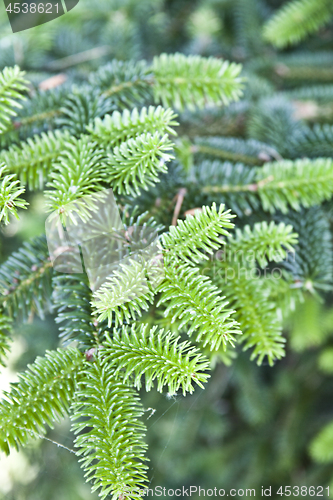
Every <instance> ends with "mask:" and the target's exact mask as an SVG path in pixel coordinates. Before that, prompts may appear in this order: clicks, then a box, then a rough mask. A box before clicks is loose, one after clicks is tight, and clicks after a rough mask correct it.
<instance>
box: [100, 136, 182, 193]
mask: <svg viewBox="0 0 333 500" xmlns="http://www.w3.org/2000/svg"><path fill="white" fill-rule="evenodd" d="M172 146H173V144H172V142H171V141H170V140H169V139H168V136H167V135H166V134H165V135H164V136H163V137H160V135H159V133H158V132H156V133H155V134H153V135H152V134H150V133H143V134H141V135H139V136H137V137H135V138H132V139H129V140H128V141H126V142H123V143H121V145H120V146H119V147H118V146H116V147H115V148H114V150H113V152H112V153H110V155H109V158H108V166H109V168H108V174H107V180H108V181H109V182H110V183H111V186H112V188H113V190H114V191H115V192H116V193H119V194H123V193H126V194H129V195H132V196H135V195H138V194H140V189H144V190H146V191H147V190H148V188H149V186H153V185H154V184H156V183H157V182H159V178H158V175H159V174H161V173H165V172H166V171H167V167H166V165H165V163H166V162H168V161H170V160H171V159H172V158H173V156H172V155H171V154H170V151H171V149H172Z"/></svg>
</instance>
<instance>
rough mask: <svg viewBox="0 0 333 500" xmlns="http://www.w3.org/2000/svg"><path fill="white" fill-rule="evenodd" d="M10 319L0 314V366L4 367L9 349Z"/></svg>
mask: <svg viewBox="0 0 333 500" xmlns="http://www.w3.org/2000/svg"><path fill="white" fill-rule="evenodd" d="M12 322H13V321H12V319H11V318H9V317H8V316H4V315H3V314H0V365H2V366H5V359H6V355H7V352H8V351H9V349H10V337H9V335H10V333H11V329H12Z"/></svg>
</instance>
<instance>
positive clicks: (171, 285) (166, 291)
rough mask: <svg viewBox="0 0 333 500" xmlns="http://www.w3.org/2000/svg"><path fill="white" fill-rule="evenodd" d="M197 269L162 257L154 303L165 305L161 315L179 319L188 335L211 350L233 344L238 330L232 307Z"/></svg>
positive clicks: (181, 326) (173, 319)
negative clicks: (157, 297) (162, 275)
mask: <svg viewBox="0 0 333 500" xmlns="http://www.w3.org/2000/svg"><path fill="white" fill-rule="evenodd" d="M199 272H200V271H199V269H198V268H195V267H192V266H189V265H188V264H185V263H184V262H181V261H179V262H177V261H176V260H175V259H169V260H165V280H164V281H163V282H162V283H161V285H160V286H159V287H158V291H160V292H162V295H161V298H160V300H159V302H158V304H157V306H160V305H161V304H163V305H165V306H166V309H165V310H164V316H168V315H170V314H172V320H171V322H172V323H173V322H174V321H175V320H177V319H180V320H181V321H180V325H179V328H180V329H181V328H183V327H184V326H186V328H188V330H187V333H188V335H193V336H194V338H195V341H196V342H201V343H202V344H203V347H205V346H208V347H209V348H210V350H211V351H213V350H218V349H219V347H220V345H221V344H222V346H223V348H224V349H226V348H227V345H228V343H230V344H231V345H234V344H233V342H234V341H235V337H234V334H240V333H241V331H240V330H239V328H238V324H237V322H236V321H235V320H234V319H232V318H231V316H232V315H233V313H234V311H233V310H232V309H230V308H229V307H227V306H228V301H226V300H224V298H225V297H219V296H218V293H219V290H218V289H217V287H215V286H213V285H212V283H211V281H210V279H209V278H208V277H207V276H202V275H200V274H199Z"/></svg>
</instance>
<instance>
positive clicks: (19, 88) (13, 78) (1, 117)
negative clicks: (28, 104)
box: [0, 66, 27, 134]
mask: <svg viewBox="0 0 333 500" xmlns="http://www.w3.org/2000/svg"><path fill="white" fill-rule="evenodd" d="M24 74H25V73H24V72H23V71H21V70H20V68H19V67H18V66H14V67H13V68H5V69H4V70H3V71H2V72H1V73H0V134H3V133H4V132H5V131H6V129H7V128H8V127H9V126H10V124H11V119H12V117H13V116H16V110H15V108H21V107H22V105H21V103H20V102H18V100H22V99H24V97H23V93H24V92H25V91H26V90H27V81H26V80H25V79H24Z"/></svg>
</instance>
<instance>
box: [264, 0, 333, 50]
mask: <svg viewBox="0 0 333 500" xmlns="http://www.w3.org/2000/svg"><path fill="white" fill-rule="evenodd" d="M332 16H333V6H332V2H331V1H330V0H292V1H290V2H288V3H287V4H286V5H284V6H283V7H282V8H281V9H280V10H278V11H277V13H276V14H275V15H274V16H273V17H272V18H271V19H270V20H269V21H268V22H267V24H266V25H265V26H264V31H263V35H264V38H265V39H266V40H267V41H268V42H270V43H272V44H273V45H275V46H276V47H279V48H282V47H285V46H287V45H289V44H296V43H298V42H300V41H301V40H303V39H304V38H305V37H306V36H307V35H309V34H312V33H314V32H316V31H318V30H319V28H321V27H322V26H324V25H325V24H326V23H327V22H328V21H329V20H330V19H331V18H332Z"/></svg>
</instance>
